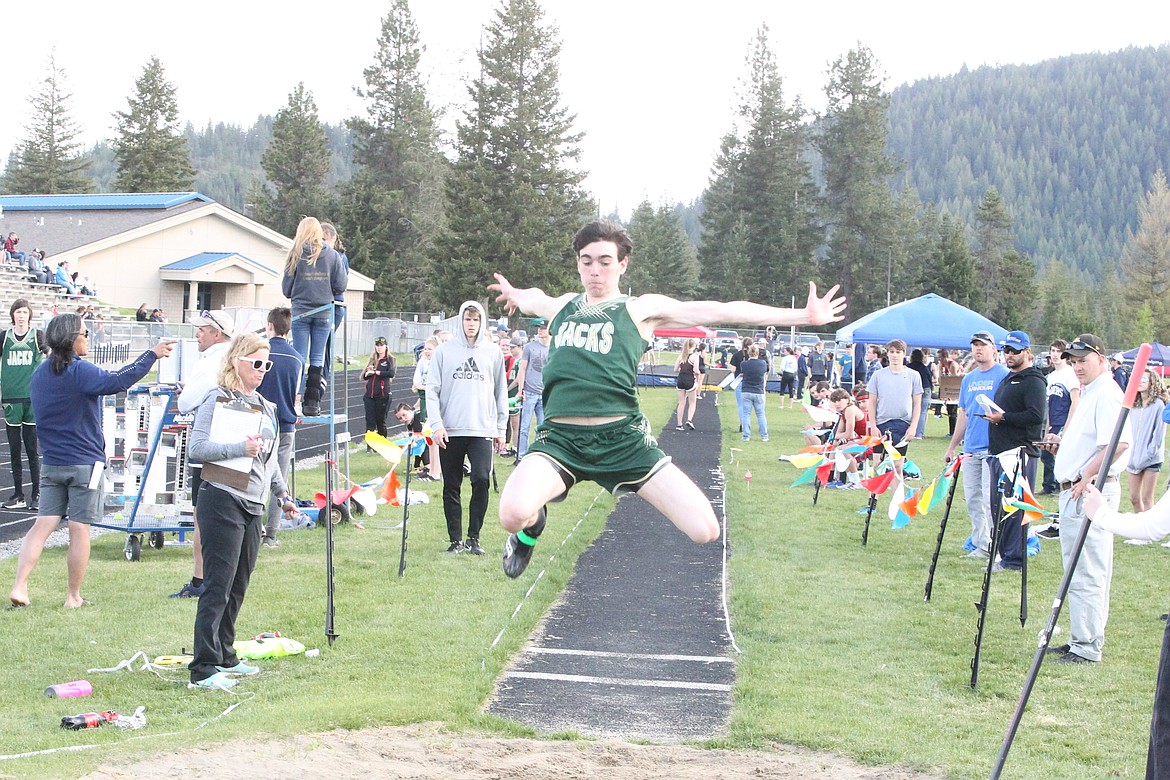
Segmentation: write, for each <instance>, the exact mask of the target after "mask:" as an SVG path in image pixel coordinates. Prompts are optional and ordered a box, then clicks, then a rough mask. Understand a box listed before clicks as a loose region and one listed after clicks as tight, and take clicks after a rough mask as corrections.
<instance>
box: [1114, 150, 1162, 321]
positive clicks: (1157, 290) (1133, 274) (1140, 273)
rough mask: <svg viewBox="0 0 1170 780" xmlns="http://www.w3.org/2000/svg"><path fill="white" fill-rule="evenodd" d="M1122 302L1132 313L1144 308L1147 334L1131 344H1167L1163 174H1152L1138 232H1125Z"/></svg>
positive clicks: (1140, 209) (1142, 206)
mask: <svg viewBox="0 0 1170 780" xmlns="http://www.w3.org/2000/svg"><path fill="white" fill-rule="evenodd" d="M1121 270H1122V274H1123V279H1124V282H1125V300H1126V302H1127V303H1128V304H1129V305H1130V306H1132V307H1134V308H1135V309H1136V308H1138V307H1141V306H1143V305H1144V306H1146V307H1147V309H1148V311H1149V316H1150V320H1151V331H1152V332H1150V333H1134V334H1133V336H1134V340H1135V341H1137V340H1142V339H1144V338H1150V337H1151V336H1152V337H1153V338H1155V339H1157V340H1158V341H1159V342H1161V343H1167V341H1170V303H1168V300H1167V299H1168V297H1170V189H1168V188H1167V185H1166V174H1165V173H1163V172H1162V169H1161V168H1159V169H1158V170H1157V171H1156V172H1155V173H1154V179H1153V182H1151V187H1150V190H1149V192H1147V193H1146V196H1145V198H1143V200H1142V202H1141V205H1140V206H1139V207H1138V229H1137V231H1136V232H1134V231H1132V230H1127V231H1126V241H1125V248H1124V250H1123V251H1122V255H1121Z"/></svg>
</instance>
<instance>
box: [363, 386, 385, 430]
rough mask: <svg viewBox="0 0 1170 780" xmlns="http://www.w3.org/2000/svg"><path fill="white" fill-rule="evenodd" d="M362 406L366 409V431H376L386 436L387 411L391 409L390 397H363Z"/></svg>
mask: <svg viewBox="0 0 1170 780" xmlns="http://www.w3.org/2000/svg"><path fill="white" fill-rule="evenodd" d="M362 404H363V405H365V407H366V430H367V431H376V432H377V433H379V434H381V435H382V436H385V435H386V410H387V409H389V408H390V396H388V395H383V396H380V397H378V398H370V397H369V396H362Z"/></svg>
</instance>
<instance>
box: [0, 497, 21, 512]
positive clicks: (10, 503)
mask: <svg viewBox="0 0 1170 780" xmlns="http://www.w3.org/2000/svg"><path fill="white" fill-rule="evenodd" d="M27 506H28V504H26V503H25V502H24V496H22V495H15V496H13V497H12V498H10V499H8V500H7V501H5V502H4V503H3V504H0V507H3V508H4V509H24V508H25V507H27Z"/></svg>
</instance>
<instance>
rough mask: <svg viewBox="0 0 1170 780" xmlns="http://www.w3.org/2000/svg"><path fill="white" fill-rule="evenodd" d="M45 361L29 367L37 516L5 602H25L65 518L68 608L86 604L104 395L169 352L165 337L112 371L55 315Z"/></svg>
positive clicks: (83, 334)
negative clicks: (91, 357) (37, 453)
mask: <svg viewBox="0 0 1170 780" xmlns="http://www.w3.org/2000/svg"><path fill="white" fill-rule="evenodd" d="M45 341H46V342H47V343H48V345H49V358H48V359H47V360H45V361H44V362H42V363H41V365H40V366H38V367H37V370H36V371H35V372H33V378H32V383H31V385H30V387H29V395H30V397H31V399H32V405H33V414H34V415H35V417H36V421H37V429H38V433H39V439H40V444H41V458H42V465H41V503H40V516H39V517H38V518H37V520H36V522H35V523H33V527H32V528H30V529H29V532H28V533H27V534H26V535H25V537H24V542H23V544H21V546H20V558H19V560H18V561H17V564H16V582H15V583H13V585H12V592H11V594H10V595H9V599H10V600H11V601H12V605H13V606H15V607H27V606H28V605H29V596H28V578H29V575H31V574H32V571H33V569H34V568H35V567H36V565H37V561H38V560H40V557H41V552H42V551H43V550H44V548H45V541H46V540H47V539H48V538H49V534H51V533H52V532H53V531H55V530H56V529H57V526H58V525H59V524H60V523H61V518H63V517H68V518H69V555H68V558H67V566H68V570H69V588H68V591H67V593H66V596H65V606H66V607H70V608H73V607H80V606H83V605H85V604H87V603H88V602H87V601H86V600H85V599H83V598H82V597H81V583H82V580H84V579H85V569H86V566H87V565H88V564H89V524H90V523H92V522H94V521H95V520H98V519H100V518H101V514H102V487H101V484H102V471H103V470H104V469H105V465H106V437H105V434H104V433H103V432H102V400H101V399H102V396H103V395H113V394H115V393H120V392H122V391H124V390H129V389H130V388H131V387H132V386H133V385H134V384H135V383H136V382H137V381H138V380H140V379H142V377H144V376H146V374H147V372H148V371H150V369H151V368H152V367H153V366H154V363H155V361H156V360H158V359H159V358H163V357H166V356H167V355H169V354H171V347H172V345H173V344H174V342H173V341H170V340H164V341H160V342H159V343H158V344H156V345H154V346H153V347H151V348H150V349H148V350H147V351H146V352H143V353H142V354H141V355H139V356H138V358H137V359H136V360H134V361H133V362H132V363H129V364H128V365H126V366H123V367H122V368H121V369H120V370H118V371H115V372H113V373H111V372H109V371H106V370H104V369H101V368H98V367H97V366H95V365H94V364H93V363H89V362H87V361H85V360H81V358H83V357H85V356H86V355H88V354H89V343H88V342H89V331H88V330H86V328H85V324H84V323H83V322H82V320H81V317H80V316H78V315H77V314H58V315H57V316H56V317H54V318H53V319H52V321H50V322H49V327H47V328H46V329H45Z"/></svg>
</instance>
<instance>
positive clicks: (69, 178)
mask: <svg viewBox="0 0 1170 780" xmlns="http://www.w3.org/2000/svg"><path fill="white" fill-rule="evenodd" d="M47 65H48V67H47V69H46V70H47V73H46V74H45V78H44V79H43V80H42V81H41V88H40V90H39V91H38V92H36V93H35V94H33V95H30V96H29V98H28V102H29V105H30V106H32V110H31V112H30V114H29V123H28V124H27V125H26V126H25V130H26V131H27V132H28V136H27V137H26V138H25V140H24V141H22V142H21V144H20V146H19V147H18V150H17V151H16V152H14V154H13V155H12V156H11V157H10V158H9V161H8V168H7V170H6V172H5V174H4V189H5V191H6V192H11V193H18V194H29V195H32V194H38V195H56V194H60V193H73V192H89V191H90V190H92V189H93V182H92V181H91V180H90V179H89V178H88V177H87V176H85V171H86V169H87V168H88V167H89V157H88V156H87V155H85V154H83V153H82V151H81V143H80V142H79V141H78V140H77V137H78V136H79V135H80V134H81V129H80V127H79V126H78V125H77V123H76V122H74V120H73V118H72V117H71V116H70V113H69V104H70V102H71V100H72V99H73V95H72V94H71V93H69V92H68V91H67V89H66V76H65V71H64V70H63V69H62V68H59V67H57V60H56V56H55V54H53V53H50V54H49V59H48V63H47Z"/></svg>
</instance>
